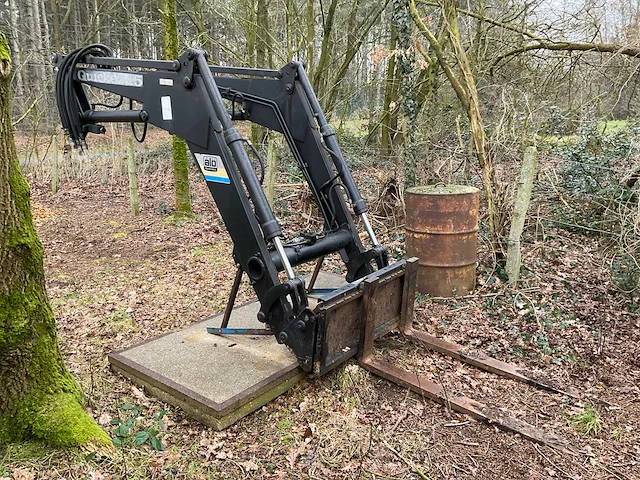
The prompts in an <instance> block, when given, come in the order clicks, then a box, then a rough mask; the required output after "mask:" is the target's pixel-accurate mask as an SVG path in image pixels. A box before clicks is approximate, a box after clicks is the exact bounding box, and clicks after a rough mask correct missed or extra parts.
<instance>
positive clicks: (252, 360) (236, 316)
mask: <svg viewBox="0 0 640 480" xmlns="http://www.w3.org/2000/svg"><path fill="white" fill-rule="evenodd" d="M343 284H344V280H343V278H342V277H340V276H337V275H333V274H328V273H324V272H321V273H320V275H319V276H318V279H317V281H316V287H318V288H326V287H338V286H341V285H343ZM259 307H260V304H259V302H257V301H254V302H251V303H246V304H243V305H240V306H237V307H235V308H234V310H233V312H232V314H231V318H230V321H229V327H237V328H263V327H264V325H263V324H261V323H260V322H258V320H257V318H256V314H257V313H258V310H259ZM221 321H222V315H221V314H220V315H216V316H214V317H211V318H208V319H206V320H202V321H199V322H196V323H193V324H191V325H188V326H187V327H185V328H183V329H182V330H179V331H177V332H172V333H168V334H165V335H161V336H159V337H155V338H152V339H150V340H147V341H145V342H142V343H139V344H137V345H134V346H132V347H128V348H125V349H123V350H120V351H117V352H114V353H111V354H110V355H109V362H110V363H111V366H112V368H113V369H114V370H115V371H117V372H119V373H121V374H123V375H124V376H125V377H127V378H129V379H130V380H132V381H133V382H134V383H136V384H138V385H141V386H142V387H144V388H145V389H146V390H147V391H148V392H149V393H150V394H151V395H153V396H155V397H157V398H159V399H161V400H163V401H166V402H167V403H170V404H172V405H176V406H178V407H180V408H182V409H183V410H184V411H185V413H186V414H187V415H188V416H191V417H193V418H195V419H197V420H198V421H200V422H202V423H204V424H206V425H209V426H211V427H213V428H215V429H218V430H221V429H223V428H226V427H227V426H229V425H231V424H232V423H234V422H235V421H237V420H238V419H240V418H242V417H243V416H245V415H247V414H248V413H251V412H253V411H255V410H257V409H258V408H260V407H261V406H263V405H265V404H266V403H267V402H269V401H270V400H272V399H274V398H275V397H277V396H278V395H281V394H282V393H284V392H286V391H287V390H289V389H290V388H291V387H293V386H294V385H295V384H296V383H298V382H299V381H300V380H302V379H303V378H304V377H305V375H306V374H305V373H304V372H303V371H302V369H300V367H299V366H298V362H297V361H296V359H295V357H294V356H293V354H292V353H291V352H290V351H289V349H288V348H286V347H284V346H282V345H279V344H278V343H277V342H276V340H275V338H274V337H273V336H271V335H268V336H258V335H256V336H244V335H225V336H219V335H211V334H209V333H207V331H206V327H208V326H209V327H218V326H220V323H221Z"/></svg>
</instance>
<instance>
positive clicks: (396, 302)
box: [313, 260, 417, 375]
mask: <svg viewBox="0 0 640 480" xmlns="http://www.w3.org/2000/svg"><path fill="white" fill-rule="evenodd" d="M407 266H409V268H407ZM416 266H417V265H414V263H413V262H412V261H410V262H407V261H405V260H401V261H399V262H396V263H394V264H392V265H389V266H388V267H385V268H382V269H380V270H378V271H376V272H374V273H371V274H369V275H367V276H366V277H364V278H363V279H362V280H364V281H366V280H371V279H374V278H375V279H377V281H378V285H379V288H378V292H377V294H376V295H377V296H378V301H377V302H376V303H375V308H373V309H371V305H372V302H371V299H370V298H368V297H367V296H366V295H365V292H364V288H363V287H364V281H359V282H357V283H356V282H354V283H350V284H347V285H345V286H343V287H341V288H338V289H336V290H334V291H333V292H331V293H328V294H326V295H323V296H321V297H319V298H318V304H317V305H316V307H315V309H314V311H313V313H314V314H315V315H316V321H317V335H316V350H315V355H314V362H313V374H314V375H322V374H324V373H326V372H328V371H329V370H331V369H332V368H334V367H336V366H338V365H340V364H341V363H342V362H344V361H345V360H347V359H348V358H351V357H353V356H354V355H355V354H356V353H357V352H358V347H359V344H360V340H361V339H360V332H361V330H362V321H363V319H364V318H365V316H366V315H365V311H368V310H370V312H369V313H368V315H370V316H371V318H373V322H374V325H375V336H376V337H380V336H382V335H384V334H385V333H387V332H389V331H391V330H393V329H394V328H396V327H397V326H398V325H399V324H400V323H402V322H403V321H406V318H407V316H408V317H409V318H410V317H411V314H412V310H413V308H412V307H413V302H414V298H415V284H416V268H415V267H416Z"/></svg>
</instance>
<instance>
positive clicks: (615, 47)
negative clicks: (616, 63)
mask: <svg viewBox="0 0 640 480" xmlns="http://www.w3.org/2000/svg"><path fill="white" fill-rule="evenodd" d="M532 50H560V51H564V52H572V51H579V52H598V53H614V54H619V55H626V56H628V57H633V58H636V57H640V47H633V46H628V45H622V44H619V43H596V42H550V41H545V40H537V43H533V44H529V45H525V46H522V47H520V48H516V49H514V50H511V51H510V52H507V53H505V54H504V55H500V56H499V57H498V58H497V59H496V61H495V62H493V65H492V66H491V68H495V67H496V66H497V65H498V64H499V63H500V62H502V61H503V60H505V59H507V58H509V57H512V56H514V55H519V54H521V53H525V52H530V51H532Z"/></svg>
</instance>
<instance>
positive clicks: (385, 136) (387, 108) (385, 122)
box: [380, 22, 398, 158]
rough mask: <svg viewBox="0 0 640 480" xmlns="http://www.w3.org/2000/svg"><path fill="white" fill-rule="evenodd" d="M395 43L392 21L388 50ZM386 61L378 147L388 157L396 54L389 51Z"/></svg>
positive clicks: (395, 85)
mask: <svg viewBox="0 0 640 480" xmlns="http://www.w3.org/2000/svg"><path fill="white" fill-rule="evenodd" d="M397 43H398V30H397V29H396V26H395V23H394V22H392V25H391V38H390V39H389V51H390V52H393V51H394V50H395V49H396V45H397ZM387 62H388V63H387V75H386V80H385V86H384V106H383V110H384V113H383V117H382V125H381V128H380V147H381V149H382V154H383V155H384V156H385V157H387V158H388V157H390V156H391V145H392V139H393V133H394V130H395V122H394V121H393V120H394V119H395V118H397V117H396V115H395V113H394V112H395V111H396V107H395V105H393V104H395V103H396V99H397V92H398V85H397V83H398V82H397V74H396V55H395V54H394V53H391V54H390V55H389V59H388V60H387Z"/></svg>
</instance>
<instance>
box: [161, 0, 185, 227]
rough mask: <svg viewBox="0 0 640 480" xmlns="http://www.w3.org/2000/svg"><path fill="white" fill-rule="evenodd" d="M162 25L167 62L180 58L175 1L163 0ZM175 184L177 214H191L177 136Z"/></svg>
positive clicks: (182, 149) (181, 142)
mask: <svg viewBox="0 0 640 480" xmlns="http://www.w3.org/2000/svg"><path fill="white" fill-rule="evenodd" d="M162 24H163V26H164V55H165V58H166V59H167V60H175V59H176V58H178V26H177V24H176V1H175V0H162ZM173 183H174V185H175V188H176V197H175V208H176V214H178V215H180V214H191V192H190V189H189V163H188V161H187V145H186V144H185V143H184V140H183V139H182V138H181V137H178V136H177V135H173Z"/></svg>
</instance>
